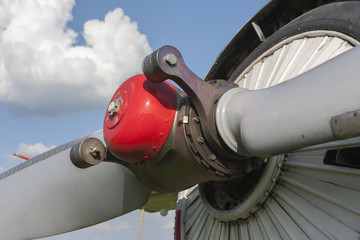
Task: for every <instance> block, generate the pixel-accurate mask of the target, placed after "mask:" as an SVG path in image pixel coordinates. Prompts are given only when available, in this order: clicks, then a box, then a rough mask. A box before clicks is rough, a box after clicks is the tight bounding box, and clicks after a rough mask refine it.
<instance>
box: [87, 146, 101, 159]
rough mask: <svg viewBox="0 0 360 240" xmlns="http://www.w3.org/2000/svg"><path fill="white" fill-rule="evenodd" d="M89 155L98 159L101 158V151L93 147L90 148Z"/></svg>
mask: <svg viewBox="0 0 360 240" xmlns="http://www.w3.org/2000/svg"><path fill="white" fill-rule="evenodd" d="M89 154H90V155H91V156H92V157H93V158H97V157H99V156H100V150H99V149H98V148H97V147H96V146H92V147H90V151H89Z"/></svg>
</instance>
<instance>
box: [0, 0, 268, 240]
mask: <svg viewBox="0 0 360 240" xmlns="http://www.w3.org/2000/svg"><path fill="white" fill-rule="evenodd" d="M266 2H267V1H266V0H261V1H260V0H259V1H250V0H243V1H235V0H223V1H164V0H159V1H142V2H140V1H131V0H123V1H119V0H117V1H115V0H103V1H95V0H76V1H75V0H63V1H57V0H49V1H47V2H46V3H44V1H40V0H11V1H7V0H5V1H2V2H1V3H0V66H1V67H0V119H1V120H0V123H1V124H0V132H1V138H0V172H3V171H6V170H8V169H10V168H12V167H14V166H16V165H17V164H19V163H21V162H22V160H21V159H19V158H16V157H13V156H11V154H12V153H13V152H18V153H21V154H24V155H27V156H30V157H31V156H34V155H36V154H38V153H41V152H43V151H46V150H47V149H49V148H51V147H53V146H58V145H60V144H62V143H65V142H68V141H71V140H73V139H76V138H78V137H80V136H83V135H86V134H88V133H90V132H93V131H95V130H97V129H100V128H102V124H103V118H104V114H105V109H106V106H107V104H108V101H109V100H110V99H111V97H112V94H113V92H115V90H116V88H117V87H118V86H119V84H121V82H123V81H124V80H126V79H127V78H128V77H130V76H132V75H134V74H137V73H140V72H141V60H142V58H143V57H144V56H145V55H146V54H148V53H150V52H151V51H152V50H156V49H157V48H159V47H161V46H163V45H168V44H169V45H173V46H175V47H176V48H178V49H179V50H180V51H181V52H182V54H183V57H184V59H185V62H186V63H187V65H188V66H189V67H190V68H191V69H192V70H193V71H194V72H195V73H196V74H198V75H199V76H200V77H204V76H205V75H206V73H207V71H208V69H209V68H210V66H211V65H212V63H213V62H214V60H215V58H216V57H217V56H218V54H219V53H220V51H221V50H222V49H223V48H224V47H225V45H226V44H227V42H229V41H230V39H231V38H232V37H233V35H234V34H235V33H236V32H237V31H238V30H239V29H240V28H241V26H242V25H243V24H244V23H245V22H246V21H247V20H248V19H249V18H250V17H251V16H252V15H254V14H255V13H256V12H257V11H258V10H260V8H261V7H262V6H263V5H265V4H266ZM94 69H96V70H94ZM0 214H1V213H0ZM173 222H174V212H170V213H169V215H168V216H167V217H161V216H160V214H158V213H155V214H146V215H145V218H144V229H143V235H142V236H143V237H142V239H172V237H173V228H172V226H173ZM139 223H140V211H135V212H133V213H130V214H128V215H126V216H122V217H119V218H117V219H114V220H111V221H109V222H106V223H103V224H100V225H97V226H94V227H91V228H88V229H83V230H80V231H76V232H72V233H67V234H64V235H60V236H54V237H51V238H47V239H90V240H100V239H103V240H105V239H123V240H128V239H137V238H138V231H139Z"/></svg>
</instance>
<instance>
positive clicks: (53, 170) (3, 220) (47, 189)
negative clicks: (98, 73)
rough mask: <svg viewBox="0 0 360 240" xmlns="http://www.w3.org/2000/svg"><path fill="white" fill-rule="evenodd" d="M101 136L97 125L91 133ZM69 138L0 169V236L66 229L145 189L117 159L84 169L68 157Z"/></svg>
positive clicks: (137, 203)
mask: <svg viewBox="0 0 360 240" xmlns="http://www.w3.org/2000/svg"><path fill="white" fill-rule="evenodd" d="M91 137H95V138H98V139H102V131H99V132H96V133H94V134H92V135H91ZM70 146H71V143H70V144H67V145H63V146H61V147H58V148H56V149H53V150H50V151H49V152H48V153H45V154H42V155H39V156H42V157H40V158H39V157H38V158H37V157H35V158H33V159H31V160H29V162H25V163H24V164H21V165H19V166H18V167H16V168H14V169H12V170H10V171H8V172H6V173H4V174H1V175H0V191H1V199H0V213H1V214H0V236H1V238H2V239H31V238H38V237H44V236H50V235H55V234H59V233H64V232H69V231H73V230H76V229H80V228H84V227H87V226H91V225H94V224H96V223H100V222H103V221H106V220H109V219H112V218H115V217H117V216H120V215H123V214H125V213H128V212H131V211H133V210H135V209H138V208H141V207H142V206H143V205H144V204H145V203H146V202H147V200H148V199H149V197H150V193H151V191H150V190H149V189H148V188H146V187H145V186H144V185H143V184H141V183H140V182H139V181H137V180H136V179H135V177H134V175H133V174H132V173H131V172H130V171H129V170H128V169H127V168H125V167H123V166H121V165H120V164H115V163H109V162H104V163H101V164H99V165H96V166H93V167H89V168H86V169H81V168H77V167H76V166H74V164H73V163H72V162H71V161H70V157H69V153H70V149H71V147H70Z"/></svg>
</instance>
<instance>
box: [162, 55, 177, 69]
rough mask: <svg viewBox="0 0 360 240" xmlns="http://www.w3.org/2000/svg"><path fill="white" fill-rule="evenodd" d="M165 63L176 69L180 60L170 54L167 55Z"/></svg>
mask: <svg viewBox="0 0 360 240" xmlns="http://www.w3.org/2000/svg"><path fill="white" fill-rule="evenodd" d="M165 61H166V63H167V64H168V65H169V66H170V67H174V66H175V65H176V64H177V61H178V59H177V57H176V56H175V54H173V53H169V54H168V55H166V57H165Z"/></svg>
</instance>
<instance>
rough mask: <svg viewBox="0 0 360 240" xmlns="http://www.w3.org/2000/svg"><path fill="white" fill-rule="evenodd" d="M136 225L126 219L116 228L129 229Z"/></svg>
mask: <svg viewBox="0 0 360 240" xmlns="http://www.w3.org/2000/svg"><path fill="white" fill-rule="evenodd" d="M133 227H134V226H133V225H131V224H129V223H128V222H126V221H123V222H121V223H120V224H119V225H118V226H116V227H115V228H116V229H117V230H122V229H128V228H133Z"/></svg>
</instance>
